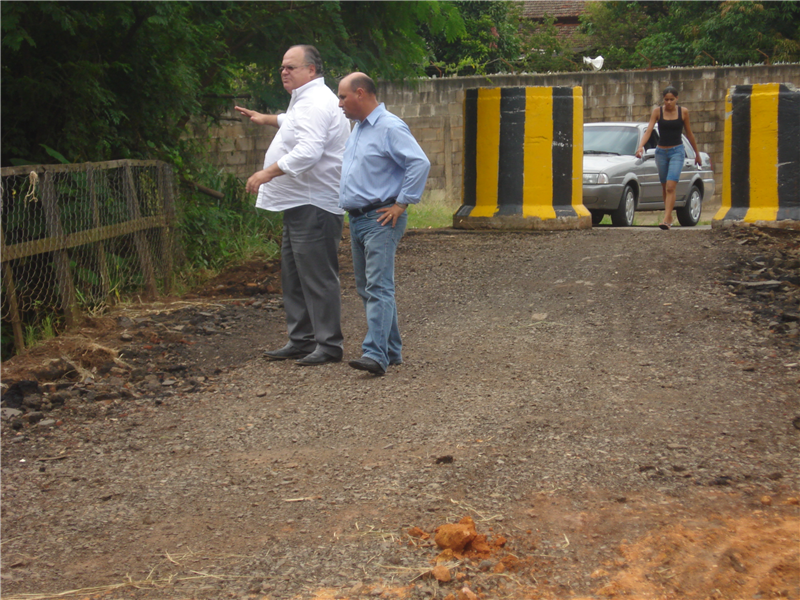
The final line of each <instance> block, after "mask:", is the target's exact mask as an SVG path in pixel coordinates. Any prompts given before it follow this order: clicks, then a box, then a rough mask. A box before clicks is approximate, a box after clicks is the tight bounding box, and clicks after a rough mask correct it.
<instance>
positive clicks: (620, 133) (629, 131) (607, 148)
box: [583, 125, 639, 156]
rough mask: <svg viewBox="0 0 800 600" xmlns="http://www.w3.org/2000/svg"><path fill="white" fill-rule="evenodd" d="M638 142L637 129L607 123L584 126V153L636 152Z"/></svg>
mask: <svg viewBox="0 0 800 600" xmlns="http://www.w3.org/2000/svg"><path fill="white" fill-rule="evenodd" d="M638 143H639V129H638V128H636V127H620V126H616V125H608V126H603V127H584V129H583V153H584V154H618V155H619V154H628V155H631V156H633V155H634V154H636V146H637V144H638Z"/></svg>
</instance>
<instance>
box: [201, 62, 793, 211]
mask: <svg viewBox="0 0 800 600" xmlns="http://www.w3.org/2000/svg"><path fill="white" fill-rule="evenodd" d="M753 83H791V84H794V85H795V86H798V87H800V64H792V65H774V66H752V67H713V68H680V69H659V70H648V71H598V72H579V73H559V74H546V75H543V74H534V75H495V76H491V77H453V78H442V79H425V80H416V81H412V82H407V83H405V84H391V83H383V82H380V83H379V85H378V97H379V99H380V100H382V101H383V102H385V103H386V107H387V108H388V109H389V110H390V111H392V112H394V113H395V114H397V115H398V116H400V117H402V118H403V119H404V120H405V121H406V123H408V125H409V127H410V128H411V131H412V132H413V133H414V135H415V137H416V138H417V140H418V141H419V142H420V144H421V145H422V147H423V149H424V150H425V152H426V153H427V155H428V157H429V158H430V160H431V173H430V177H429V179H428V185H427V188H426V194H427V195H428V196H429V197H437V198H446V199H448V200H452V201H456V200H460V198H461V178H462V169H461V164H462V152H463V117H462V111H463V101H464V90H466V89H469V88H477V87H516V86H581V87H582V88H583V96H584V121H585V122H587V123H590V122H596V121H646V120H648V119H649V115H650V111H651V109H652V107H654V106H656V105H658V104H659V103H660V100H661V90H662V89H663V88H665V87H666V86H667V85H674V86H675V87H676V88H678V90H679V91H680V96H679V102H680V104H682V105H684V106H686V107H687V108H689V109H690V110H691V114H692V117H691V119H692V130H693V131H694V134H695V138H696V139H697V145H698V147H699V148H700V150H701V151H703V152H708V153H709V154H710V155H711V158H712V160H713V162H714V170H715V174H716V176H715V178H716V180H717V197H716V198H715V199H714V200H712V202H711V203H712V204H717V205H718V204H719V194H720V191H721V189H722V175H721V170H722V150H723V145H724V136H725V132H724V119H725V95H726V94H727V91H728V88H730V87H731V86H734V85H748V84H753ZM287 104H288V99H287ZM228 117H229V119H230V120H226V121H223V124H222V125H221V126H219V127H215V128H213V129H211V130H210V131H209V132H208V134H209V135H210V136H211V139H212V151H213V155H214V156H215V157H216V162H217V164H218V165H220V166H221V167H223V168H225V169H226V170H227V171H229V172H232V173H235V174H237V175H240V176H242V177H248V176H249V175H251V174H252V173H253V172H254V171H256V170H258V169H260V168H262V164H263V161H264V153H265V152H266V149H267V147H268V146H269V143H270V141H271V140H272V136H273V135H274V132H273V131H269V129H270V128H269V127H258V126H255V125H252V124H251V123H249V122H244V121H241V120H239V119H237V118H236V115H233V114H231V115H228Z"/></svg>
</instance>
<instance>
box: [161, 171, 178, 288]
mask: <svg viewBox="0 0 800 600" xmlns="http://www.w3.org/2000/svg"><path fill="white" fill-rule="evenodd" d="M158 191H159V193H160V194H161V210H162V213H163V215H164V226H163V227H162V228H161V256H163V257H164V270H163V274H164V292H165V293H167V294H170V293H172V283H173V281H172V275H173V274H172V269H173V264H172V227H173V225H174V223H175V178H174V177H173V176H172V170H171V169H170V168H169V165H168V164H167V163H164V162H159V163H158Z"/></svg>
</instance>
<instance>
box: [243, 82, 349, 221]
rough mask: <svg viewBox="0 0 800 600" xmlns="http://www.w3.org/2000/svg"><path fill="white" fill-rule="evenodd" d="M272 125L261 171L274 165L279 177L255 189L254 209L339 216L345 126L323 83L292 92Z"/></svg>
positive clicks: (346, 126) (337, 103) (346, 124)
mask: <svg viewBox="0 0 800 600" xmlns="http://www.w3.org/2000/svg"><path fill="white" fill-rule="evenodd" d="M278 124H279V128H278V132H277V133H276V134H275V138H274V139H273V140H272V143H271V144H270V146H269V149H268V150H267V154H266V156H265V157H264V168H265V169H266V168H267V167H268V166H270V165H271V164H273V163H275V162H277V163H278V168H280V170H281V171H283V172H284V175H281V176H279V177H275V178H274V179H273V180H272V181H270V182H268V183H265V184H263V185H261V187H260V188H259V190H258V198H257V200H256V206H257V207H258V208H263V209H265V210H272V211H283V210H288V209H290V208H295V207H297V206H303V205H305V204H312V205H314V206H317V207H319V208H321V209H323V210H326V211H328V212H331V213H334V214H344V211H343V210H342V209H341V208H339V179H340V177H341V174H342V155H343V154H344V145H345V142H346V141H347V137H348V136H349V135H350V122H349V121H348V120H347V118H346V117H345V116H344V113H343V112H342V109H341V108H339V99H338V98H337V97H336V95H335V94H334V93H333V92H332V91H331V90H330V89H329V88H328V87H327V86H326V85H325V80H324V78H322V77H318V78H317V79H314V80H312V81H309V82H308V83H307V84H305V85H303V86H301V87H299V88H297V89H296V90H294V91H293V92H292V99H291V101H290V102H289V109H288V110H287V111H286V114H285V115H281V116H279V118H278Z"/></svg>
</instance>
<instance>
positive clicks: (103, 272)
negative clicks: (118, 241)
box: [86, 165, 111, 300]
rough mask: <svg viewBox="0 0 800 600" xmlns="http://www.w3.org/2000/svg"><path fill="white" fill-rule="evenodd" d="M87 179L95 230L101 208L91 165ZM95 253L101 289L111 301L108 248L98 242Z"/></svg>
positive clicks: (97, 226) (97, 225)
mask: <svg viewBox="0 0 800 600" xmlns="http://www.w3.org/2000/svg"><path fill="white" fill-rule="evenodd" d="M86 179H87V182H88V183H89V202H90V203H91V205H92V220H93V222H94V227H95V229H98V228H99V227H100V207H99V206H98V204H97V188H96V187H95V185H94V167H92V166H91V165H89V169H88V170H87V172H86ZM95 251H96V253H97V266H98V268H99V269H100V289H101V291H102V293H103V298H105V299H106V300H108V299H109V295H110V293H111V292H110V290H109V283H110V281H111V279H110V278H109V275H108V261H107V258H106V246H105V244H104V243H103V241H102V240H100V241H98V242H96V244H95Z"/></svg>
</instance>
